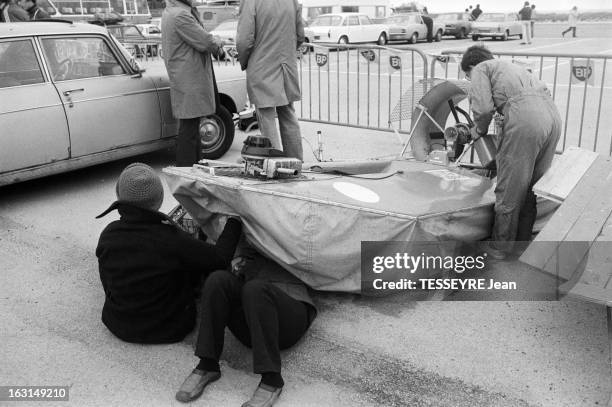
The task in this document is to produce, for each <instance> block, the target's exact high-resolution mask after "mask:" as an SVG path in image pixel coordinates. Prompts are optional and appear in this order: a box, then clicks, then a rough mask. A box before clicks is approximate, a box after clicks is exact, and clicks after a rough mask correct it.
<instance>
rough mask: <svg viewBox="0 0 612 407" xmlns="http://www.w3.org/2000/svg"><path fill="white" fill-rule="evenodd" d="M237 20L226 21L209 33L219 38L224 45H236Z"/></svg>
mask: <svg viewBox="0 0 612 407" xmlns="http://www.w3.org/2000/svg"><path fill="white" fill-rule="evenodd" d="M237 30H238V20H227V21H224V22H222V23H221V24H219V25H218V26H216V27H215V28H214V29H213V30H212V31H210V33H211V34H212V35H216V36H218V37H220V38H221V39H222V40H223V41H225V43H226V44H234V45H235V44H236V32H237Z"/></svg>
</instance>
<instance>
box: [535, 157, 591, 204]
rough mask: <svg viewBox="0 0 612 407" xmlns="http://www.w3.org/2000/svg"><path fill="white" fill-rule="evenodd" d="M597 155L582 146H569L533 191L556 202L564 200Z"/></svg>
mask: <svg viewBox="0 0 612 407" xmlns="http://www.w3.org/2000/svg"><path fill="white" fill-rule="evenodd" d="M597 156H598V155H597V153H594V152H592V151H588V150H584V149H582V148H578V147H570V148H568V149H567V150H565V151H564V152H563V154H562V155H560V156H558V157H556V159H555V160H554V161H553V163H552V165H551V167H550V169H549V170H548V171H547V172H546V174H544V176H542V178H540V180H539V181H538V182H537V183H536V184H535V185H534V186H533V192H534V193H535V194H536V195H539V196H542V197H545V198H547V199H551V200H553V201H555V202H563V201H564V200H565V199H567V197H568V196H569V194H570V193H571V191H572V190H573V189H574V187H575V186H576V185H577V184H578V182H579V181H580V179H581V178H582V177H583V176H584V174H585V173H586V172H587V170H588V169H589V168H590V167H591V165H592V164H593V163H594V162H595V160H596V159H597Z"/></svg>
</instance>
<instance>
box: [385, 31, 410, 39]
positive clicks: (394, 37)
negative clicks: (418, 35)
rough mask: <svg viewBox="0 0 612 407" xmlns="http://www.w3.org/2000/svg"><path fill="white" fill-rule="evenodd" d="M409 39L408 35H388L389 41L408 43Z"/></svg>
mask: <svg viewBox="0 0 612 407" xmlns="http://www.w3.org/2000/svg"><path fill="white" fill-rule="evenodd" d="M409 39H410V35H409V34H408V33H396V34H394V33H390V34H389V41H408V40H409Z"/></svg>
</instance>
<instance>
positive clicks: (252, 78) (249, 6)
mask: <svg viewBox="0 0 612 407" xmlns="http://www.w3.org/2000/svg"><path fill="white" fill-rule="evenodd" d="M301 13H302V8H301V5H300V4H299V3H298V2H297V0H282V1H269V0H242V1H241V2H240V16H239V19H238V28H237V34H236V50H237V51H238V60H239V61H240V67H241V68H242V70H243V71H244V70H246V80H247V91H248V94H249V100H250V101H251V103H253V104H254V105H255V108H256V109H257V121H258V123H259V129H260V130H261V132H262V134H263V135H264V136H266V137H268V138H269V139H270V141H271V142H272V145H274V146H275V147H276V148H278V147H277V146H278V140H279V138H280V141H281V144H282V148H283V153H284V154H285V156H287V157H292V158H297V159H300V160H303V159H304V153H303V150H302V135H301V131H300V125H299V123H298V120H297V116H296V115H295V110H294V108H293V102H297V101H299V100H300V99H301V96H300V77H299V74H298V67H297V58H296V50H297V49H298V48H299V47H300V45H302V43H303V42H304V25H303V23H302V15H301ZM164 52H165V51H164ZM277 117H278V124H279V127H280V135H279V131H278V130H277V128H276V118H277Z"/></svg>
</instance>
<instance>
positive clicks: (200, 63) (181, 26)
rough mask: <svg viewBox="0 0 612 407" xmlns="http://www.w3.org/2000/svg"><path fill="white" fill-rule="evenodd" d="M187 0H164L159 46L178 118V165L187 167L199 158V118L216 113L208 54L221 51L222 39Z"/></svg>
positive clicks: (215, 87)
mask: <svg viewBox="0 0 612 407" xmlns="http://www.w3.org/2000/svg"><path fill="white" fill-rule="evenodd" d="M190 1H191V0H167V2H166V9H165V10H164V13H163V15H162V47H163V49H164V63H165V65H166V69H167V71H168V77H169V79H170V99H171V103H172V113H173V114H174V117H175V118H177V119H178V120H179V129H178V139H177V146H176V165H177V166H179V167H185V166H187V167H190V166H191V165H193V164H194V163H196V162H197V161H198V155H199V154H198V146H199V143H198V140H199V126H200V118H201V117H203V116H208V115H211V114H213V113H215V111H216V108H217V104H218V100H217V99H218V95H217V84H216V82H215V75H214V72H213V68H212V59H211V57H210V56H211V53H212V54H217V53H221V52H222V47H223V41H221V40H219V39H217V38H215V37H213V36H212V35H211V34H210V33H208V32H207V31H206V30H205V29H204V27H202V24H201V22H200V20H199V18H198V15H197V13H196V12H195V11H192V5H191V2H190Z"/></svg>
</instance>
